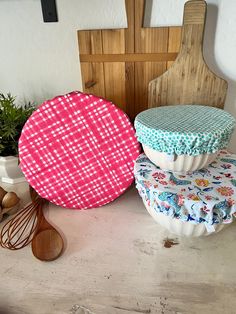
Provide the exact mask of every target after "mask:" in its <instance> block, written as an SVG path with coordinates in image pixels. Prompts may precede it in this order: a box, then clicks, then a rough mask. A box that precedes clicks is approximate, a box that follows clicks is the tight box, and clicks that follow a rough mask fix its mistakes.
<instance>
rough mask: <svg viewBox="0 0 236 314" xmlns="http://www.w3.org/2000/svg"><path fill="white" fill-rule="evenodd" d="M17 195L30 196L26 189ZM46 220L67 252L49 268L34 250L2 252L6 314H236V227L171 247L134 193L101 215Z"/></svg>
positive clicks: (64, 213)
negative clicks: (60, 233) (62, 239)
mask: <svg viewBox="0 0 236 314" xmlns="http://www.w3.org/2000/svg"><path fill="white" fill-rule="evenodd" d="M15 188H16V189H17V190H16V192H17V193H19V195H23V196H24V198H25V197H26V192H25V191H26V187H24V185H23V184H18V185H16V186H15ZM8 189H9V190H10V189H11V190H12V187H9V186H8ZM46 216H47V218H48V219H49V221H50V222H51V223H54V224H55V225H57V226H58V227H59V229H60V230H61V231H63V233H64V236H65V237H66V243H67V245H66V250H65V252H64V254H63V255H62V256H61V258H59V259H58V260H56V261H54V262H49V263H46V262H40V261H38V260H36V259H35V258H34V257H33V256H32V253H31V250H30V247H27V248H25V249H23V250H20V251H17V252H10V251H6V250H4V249H0V265H1V268H0V274H1V281H0V313H1V314H21V313H22V314H91V313H93V314H138V313H145V314H147V313H151V314H180V313H181V314H182V313H183V314H192V313H194V314H195V313H196V314H199V313H203V314H210V313H214V314H216V313H219V314H222V313H227V314H234V313H235V308H236V299H235V293H236V269H235V259H236V250H235V242H234V240H236V232H235V227H236V226H235V225H232V226H230V227H229V228H226V229H225V230H224V231H222V232H221V233H219V234H217V235H213V236H209V237H206V238H203V239H195V240H194V239H193V240H190V239H189V240H188V239H186V238H182V239H181V238H179V239H177V242H179V244H178V245H175V246H173V247H172V248H169V249H167V248H164V247H163V241H164V239H166V237H169V238H174V239H176V237H173V235H170V234H169V233H168V232H167V231H165V230H164V229H163V228H162V227H159V225H158V224H156V223H155V221H154V220H153V219H152V218H151V216H150V215H149V214H148V213H147V211H146V210H145V208H144V206H143V204H142V201H141V199H140V198H139V196H138V195H137V192H136V191H135V189H131V190H129V191H128V192H126V193H125V194H124V195H123V196H121V197H120V198H119V199H117V200H116V201H115V202H113V203H112V204H109V205H107V206H104V207H101V208H98V209H94V210H93V209H91V210H87V211H76V210H66V209H62V208H60V207H57V206H54V205H50V209H49V212H48V213H46ZM83 307H84V308H87V309H89V311H85V310H84V309H83Z"/></svg>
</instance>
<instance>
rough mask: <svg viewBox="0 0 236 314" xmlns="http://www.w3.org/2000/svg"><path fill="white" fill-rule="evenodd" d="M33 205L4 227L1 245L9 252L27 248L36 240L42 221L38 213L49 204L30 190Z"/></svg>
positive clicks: (24, 209) (25, 208) (28, 206)
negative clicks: (35, 236)
mask: <svg viewBox="0 0 236 314" xmlns="http://www.w3.org/2000/svg"><path fill="white" fill-rule="evenodd" d="M30 194H31V198H32V203H30V204H29V205H27V206H26V207H24V208H23V209H22V210H20V211H19V212H18V213H17V214H16V215H15V216H14V217H13V218H12V219H10V220H9V221H8V222H7V223H6V224H5V225H4V226H3V227H2V230H1V233H0V245H1V246H2V247H3V248H6V249H9V250H19V249H22V248H23V247H25V246H27V245H28V244H29V243H30V242H31V241H32V240H33V238H34V234H35V232H36V231H37V228H38V226H39V223H40V221H39V220H38V216H39V215H38V212H39V211H40V210H41V209H42V208H43V206H44V205H45V203H46V202H47V201H46V200H45V199H43V198H41V197H40V196H39V195H38V194H37V193H36V192H35V191H34V190H33V189H32V188H30Z"/></svg>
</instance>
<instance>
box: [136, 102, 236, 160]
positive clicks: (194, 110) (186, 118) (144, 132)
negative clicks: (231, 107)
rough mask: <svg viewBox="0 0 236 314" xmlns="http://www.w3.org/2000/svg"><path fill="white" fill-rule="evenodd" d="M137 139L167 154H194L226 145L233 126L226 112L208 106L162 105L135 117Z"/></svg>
mask: <svg viewBox="0 0 236 314" xmlns="http://www.w3.org/2000/svg"><path fill="white" fill-rule="evenodd" d="M134 125H135V129H136V136H137V138H138V141H139V142H140V143H142V144H144V145H146V146H148V147H150V148H152V149H154V150H156V151H159V152H165V153H167V154H169V155H173V154H176V155H181V154H187V155H192V156H196V155H199V154H205V153H216V152H218V151H219V150H221V149H224V148H226V147H227V145H228V143H229V140H230V137H231V134H232V132H233V130H234V127H235V119H234V117H233V116H232V115H230V114H229V113H228V112H226V111H224V110H222V109H218V108H213V107H207V106H198V105H184V106H180V105H178V106H163V107H159V108H152V109H148V110H145V111H143V112H141V113H139V114H138V115H137V117H136V118H135V123H134Z"/></svg>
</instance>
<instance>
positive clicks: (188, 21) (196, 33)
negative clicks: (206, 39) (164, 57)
mask: <svg viewBox="0 0 236 314" xmlns="http://www.w3.org/2000/svg"><path fill="white" fill-rule="evenodd" d="M206 8H207V4H206V2H205V1H203V0H190V1H188V2H186V3H185V6H184V17H183V28H182V40H181V41H182V45H181V49H180V55H181V54H182V55H183V54H187V55H190V56H191V57H193V58H194V59H195V60H196V62H198V60H199V58H201V59H203V53H202V46H203V34H204V27H205V18H206ZM196 56H197V57H196Z"/></svg>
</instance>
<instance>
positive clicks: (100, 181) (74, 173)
mask: <svg viewBox="0 0 236 314" xmlns="http://www.w3.org/2000/svg"><path fill="white" fill-rule="evenodd" d="M139 152H140V146H139V143H138V142H137V140H136V137H135V131H134V129H133V126H132V124H131V122H130V121H129V119H128V117H127V116H126V114H125V113H124V112H123V111H121V110H120V109H118V108H117V107H116V106H115V105H113V104H112V103H110V102H108V101H106V100H104V99H101V98H98V97H96V96H94V95H88V94H83V93H80V92H72V93H69V94H67V95H64V96H58V97H55V98H54V99H52V100H49V101H46V102H44V103H43V104H42V105H41V106H40V107H39V108H38V109H37V110H36V111H35V112H34V113H33V114H32V116H31V117H30V119H29V120H28V121H27V122H26V124H25V126H24V128H23V130H22V134H21V137H20V140H19V157H20V166H21V169H22V171H23V173H24V175H25V177H26V179H27V181H28V182H29V183H30V185H31V186H32V187H33V188H34V189H35V190H36V191H37V192H38V194H39V195H40V196H41V197H43V198H45V199H47V200H49V201H51V202H52V203H54V204H56V205H60V206H63V207H68V208H74V209H86V208H91V207H98V206H102V205H104V204H107V203H109V202H111V201H113V200H114V199H116V198H117V197H118V196H119V195H121V194H122V193H123V192H124V191H125V190H126V189H127V188H128V187H129V186H130V184H131V183H132V181H133V177H134V175H133V166H134V161H135V159H136V158H137V157H138V155H139Z"/></svg>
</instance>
